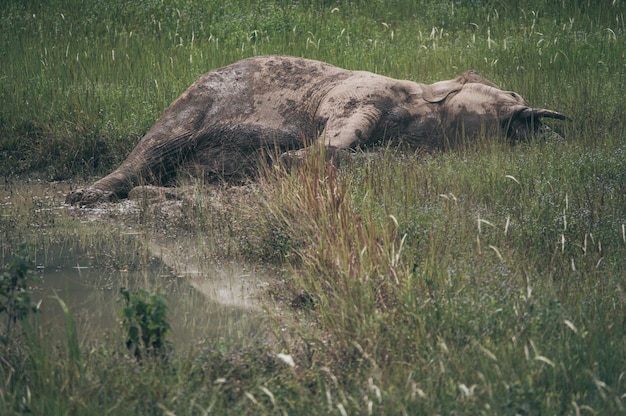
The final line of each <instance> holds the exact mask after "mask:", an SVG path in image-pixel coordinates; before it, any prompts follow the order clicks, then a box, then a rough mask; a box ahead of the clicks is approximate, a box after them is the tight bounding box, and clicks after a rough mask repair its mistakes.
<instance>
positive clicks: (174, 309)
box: [33, 242, 272, 346]
mask: <svg viewBox="0 0 626 416" xmlns="http://www.w3.org/2000/svg"><path fill="white" fill-rule="evenodd" d="M169 245H171V246H174V247H177V248H178V251H173V250H171V249H169V248H168V246H169ZM183 247H184V246H183V245H181V244H180V243H171V244H166V243H159V244H157V243H156V242H155V243H151V250H154V253H153V254H154V256H153V258H152V260H151V261H150V262H149V264H148V265H146V266H145V268H143V269H142V270H132V271H129V270H124V269H122V270H114V269H112V268H110V267H103V266H102V265H101V264H100V263H101V262H97V261H95V260H94V259H93V258H92V257H90V256H89V254H88V253H86V252H84V251H81V249H80V248H79V247H69V248H68V247H67V246H64V247H63V249H62V250H59V252H57V253H48V255H47V256H46V257H47V258H48V259H49V260H47V261H43V262H40V264H39V265H38V273H39V277H40V282H38V283H36V284H34V286H33V289H34V296H33V300H34V301H35V302H41V304H40V308H41V311H42V313H41V315H40V316H41V318H40V319H41V322H42V323H43V324H44V328H47V330H48V331H49V332H50V333H51V334H52V335H53V336H54V335H57V338H58V341H60V342H62V341H64V340H63V337H64V328H65V315H64V314H63V311H62V309H61V307H60V305H59V302H58V300H57V299H56V296H58V297H59V298H61V299H62V300H63V301H64V302H65V303H66V304H67V305H68V306H69V307H70V309H71V311H72V316H73V318H74V320H75V321H76V325H77V328H78V334H79V338H80V340H81V341H82V342H89V341H91V340H98V339H102V338H106V337H110V336H118V334H122V330H121V324H120V322H121V318H120V312H119V311H120V308H121V307H122V306H123V303H122V302H121V301H120V300H119V297H120V288H122V287H126V288H128V289H130V290H137V289H144V290H149V291H153V290H157V289H162V290H163V291H164V292H165V295H166V296H167V300H168V307H169V313H168V318H169V321H170V324H171V326H172V340H173V341H174V342H175V343H176V345H181V344H182V345H185V346H191V345H194V344H199V343H202V342H204V341H205V340H207V339H214V338H221V339H225V340H236V339H242V338H247V339H258V340H264V339H266V338H267V332H266V328H267V327H266V326H265V325H264V322H265V321H266V319H267V317H266V312H265V311H264V310H263V308H262V307H261V306H260V302H259V298H258V295H259V292H260V289H261V288H262V286H264V285H265V284H266V282H267V279H270V278H272V276H270V275H268V274H269V270H266V269H262V268H260V267H254V266H247V265H242V264H236V263H224V264H203V265H200V264H199V263H198V262H196V261H195V260H194V258H193V256H192V255H190V256H189V257H187V258H186V257H184V256H183V254H184V253H183V252H182V250H183ZM187 254H189V253H187ZM161 258H163V259H164V260H165V261H162V260H161Z"/></svg>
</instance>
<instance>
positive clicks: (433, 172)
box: [0, 0, 626, 415]
mask: <svg viewBox="0 0 626 416" xmlns="http://www.w3.org/2000/svg"><path fill="white" fill-rule="evenodd" d="M5 3H6V5H5V6H3V7H2V10H0V21H1V23H2V28H3V30H2V32H1V33H0V45H1V46H0V50H2V51H3V58H2V60H0V174H1V175H3V176H4V177H5V183H6V184H8V185H5V188H4V189H5V191H6V192H5V194H4V195H3V197H4V199H5V201H9V202H11V203H12V205H6V204H5V205H2V216H1V217H0V229H1V230H2V234H1V236H2V240H1V241H2V244H3V247H4V248H3V250H7V251H8V250H9V249H8V248H7V247H12V246H15V245H16V244H17V243H18V242H19V240H22V239H29V238H30V239H32V240H34V241H35V242H36V243H37V244H40V245H41V244H43V245H45V244H52V243H53V241H52V240H46V238H48V237H44V236H43V235H44V234H45V235H47V236H49V235H50V234H51V233H53V232H54V233H61V234H63V235H67V236H69V237H68V238H71V237H72V236H74V235H76V233H82V234H79V235H80V236H81V237H83V238H84V237H85V236H86V235H89V239H90V241H93V244H98V243H97V241H98V239H100V238H102V239H114V238H117V237H116V234H115V233H116V231H115V230H111V229H110V228H106V227H105V229H104V230H102V229H101V228H99V227H98V226H97V225H92V226H90V227H94V228H93V230H90V231H84V230H83V231H77V228H79V227H84V225H80V224H78V222H77V221H76V220H75V219H73V218H72V217H70V216H68V215H67V214H64V213H63V212H61V213H59V214H55V215H58V216H61V217H62V219H59V217H58V216H54V217H51V216H50V215H49V214H46V212H48V211H42V210H40V208H41V206H40V204H41V202H40V201H41V200H42V199H43V198H40V199H32V198H28V197H27V196H20V197H19V198H21V199H19V198H18V197H17V196H16V195H18V194H19V192H18V189H19V187H17V186H15V185H11V184H13V183H15V181H17V180H23V179H24V178H31V179H33V178H39V179H42V180H44V181H59V180H66V179H71V180H73V181H82V182H86V181H88V180H89V179H90V178H92V177H93V176H94V175H95V176H98V175H101V174H103V173H105V172H107V171H108V170H110V169H112V168H113V167H114V166H115V165H116V164H117V163H119V162H120V161H121V160H123V159H124V158H125V156H126V154H127V153H128V152H129V151H130V150H131V149H132V148H133V147H134V145H135V143H136V142H137V140H138V139H139V138H140V137H141V136H142V135H143V134H144V133H145V132H146V130H147V129H148V128H149V127H150V126H151V125H152V123H153V122H154V121H155V120H156V119H157V117H158V116H159V114H160V113H161V112H162V111H163V110H164V109H165V108H166V107H167V106H168V105H169V104H170V102H171V101H172V100H174V99H175V98H176V97H177V96H178V95H179V94H180V93H182V91H184V90H185V89H186V88H187V86H188V85H190V84H191V83H192V82H193V81H194V80H195V79H196V78H197V77H198V76H199V75H200V74H202V73H204V72H206V71H207V70H209V69H212V68H216V67H219V66H221V65H225V64H228V63H231V62H233V61H236V60H238V59H241V58H244V57H248V56H253V55H258V54H268V53H281V54H291V55H298V56H305V57H309V58H314V59H320V60H323V61H327V62H330V63H332V64H336V65H339V66H342V67H345V68H350V69H364V70H369V71H374V72H377V73H380V74H384V75H388V76H392V77H396V78H405V79H411V80H417V81H420V82H432V81H438V80H442V79H447V78H452V77H454V76H456V75H458V74H459V73H461V72H464V71H466V70H468V69H475V70H477V71H479V72H480V73H481V74H482V75H484V76H485V77H487V78H489V79H491V80H493V81H494V82H496V83H498V84H499V85H500V86H502V87H503V88H506V89H511V90H514V91H516V92H519V93H520V94H521V95H522V96H523V97H525V98H526V100H527V101H528V102H529V103H531V105H533V106H536V107H545V108H550V109H554V110H557V111H559V112H562V113H564V114H567V115H568V116H570V117H571V118H572V120H573V121H572V122H569V123H566V122H553V123H552V127H553V128H554V129H555V130H556V131H558V132H559V133H560V134H561V135H562V136H564V137H565V138H566V139H567V140H566V141H564V142H546V141H541V140H535V141H531V142H529V143H522V144H519V145H516V146H509V145H508V144H504V143H501V142H500V141H498V140H497V139H495V138H484V139H482V140H480V141H477V142H476V143H468V144H466V145H464V146H460V148H458V149H453V150H451V151H449V152H444V153H438V154H428V155H425V154H416V155H412V154H409V155H407V154H402V153H398V152H395V151H393V149H390V150H388V151H386V152H382V153H379V154H372V155H370V156H366V157H362V158H357V159H355V160H352V161H349V162H348V163H347V164H346V165H345V166H342V167H341V169H335V168H334V167H332V166H328V165H326V164H325V163H323V162H322V161H321V160H322V158H319V157H318V158H316V157H315V156H313V157H312V158H311V159H310V160H309V161H308V162H307V164H306V166H304V168H303V169H300V170H298V171H295V172H292V173H289V174H288V173H286V172H282V171H280V170H271V171H268V172H265V173H264V174H263V175H262V177H261V178H260V179H259V181H258V186H257V187H255V188H254V189H255V191H254V192H252V193H251V195H249V196H248V197H247V198H246V199H245V204H241V203H239V202H241V199H238V198H231V199H229V198H230V197H229V196H228V195H230V194H229V193H228V192H227V191H226V190H224V191H223V194H222V197H223V198H224V200H225V201H226V202H230V205H229V206H230V209H229V210H222V211H219V210H215V209H214V206H212V205H210V204H205V203H204V202H202V201H203V200H201V199H198V203H197V204H196V205H195V206H193V207H188V208H187V209H188V210H187V211H186V212H185V216H184V221H181V222H180V224H179V225H178V227H179V230H181V231H179V232H194V233H197V234H198V235H199V236H201V237H202V238H204V239H205V240H206V241H212V242H214V243H213V244H208V245H207V246H208V247H207V248H206V249H207V250H209V252H210V253H209V254H212V255H215V256H236V257H244V258H247V259H251V260H260V261H266V262H277V263H281V264H283V266H284V267H285V268H287V269H288V270H290V271H291V272H290V273H288V279H287V281H286V284H285V287H284V288H283V289H282V290H283V291H284V292H285V293H292V294H297V293H300V292H306V293H308V294H310V295H311V297H312V299H313V302H314V309H313V310H312V311H301V310H298V311H296V312H295V314H296V318H297V319H295V321H297V322H294V323H289V324H285V323H277V324H276V325H277V330H276V332H277V333H278V334H279V337H278V338H279V346H278V347H277V346H275V345H271V346H270V345H264V344H261V345H258V344H255V343H254V342H253V340H251V341H250V343H243V344H241V343H237V344H228V343H224V342H220V341H219V340H214V341H211V342H208V343H206V344H204V345H205V347H204V348H201V349H196V350H192V351H176V353H175V354H174V355H173V356H172V357H171V358H170V360H169V361H168V362H167V364H163V363H162V362H160V361H158V360H154V361H145V362H143V364H142V363H138V362H137V361H135V360H133V359H130V358H128V357H127V356H126V355H125V354H124V351H123V348H121V347H120V346H121V341H120V342H118V344H119V345H117V344H115V343H114V342H113V341H112V340H109V343H107V342H105V341H103V342H102V343H101V344H98V346H97V347H91V346H80V350H79V351H77V350H76V348H73V347H71V345H73V342H68V344H69V346H63V345H61V346H54V345H50V344H49V343H47V342H45V339H46V338H45V334H41V333H37V334H35V335H33V334H32V333H30V338H29V337H26V338H20V342H21V344H20V345H19V346H15V345H14V344H12V346H11V348H9V347H7V346H2V348H5V351H4V352H3V354H2V360H0V385H1V386H2V390H1V394H0V413H2V414H12V413H21V412H25V411H31V412H33V413H35V414H44V413H45V414H57V413H58V414H60V413H76V414H102V413H111V412H112V413H116V414H208V413H218V414H220V413H230V414H241V413H244V412H245V413H246V414H267V413H278V414H498V415H502V414H510V415H515V414H522V415H524V414H526V415H533V414H537V415H538V414H575V415H578V414H620V413H625V412H626V349H625V348H624V346H625V345H626V294H625V290H626V273H625V271H626V141H625V140H626V130H625V125H626V104H625V102H626V101H625V100H624V92H625V91H626V41H625V39H626V23H625V21H624V16H625V14H626V4H625V3H624V1H623V0H607V1H601V2H595V1H594V2H591V1H583V0H580V1H539V0H536V1H535V0H530V1H526V2H519V1H506V0H501V1H487V0H485V1H479V0H476V1H466V2H462V1H441V2H430V1H426V0H421V1H420V0H415V1H404V0H395V1H384V0H380V1H378V0H374V1H370V2H361V1H354V2H347V1H346V2H344V1H286V0H284V1H273V2H252V1H245V0H241V1H233V2H228V3H229V4H226V3H227V2H223V3H224V4H220V5H217V4H213V2H201V1H193V0H187V1H178V2H161V1H158V0H150V1H149V0H146V1H137V2H125V1H118V0H110V1H100V2H78V1H70V0H65V1H62V0H57V1H52V0H51V1H44V2H39V1H30V2H29V1H26V2H25V1H8V2H5ZM50 186H51V187H56V188H57V189H61V190H62V191H65V190H66V189H69V185H67V184H66V183H58V182H56V183H54V185H52V184H51V185H50ZM62 191H56V193H54V192H53V193H51V194H50V195H51V196H50V200H51V201H53V202H55V203H57V204H58V203H59V202H60V201H62V198H63V195H62V194H63V192H62ZM16 198H18V199H16ZM146 210H147V212H148V211H149V208H146ZM142 218H143V217H142ZM146 218H147V219H146V220H145V221H144V225H145V229H146V232H148V231H150V230H152V231H155V232H157V231H160V230H162V229H163V228H164V227H165V225H163V222H162V221H164V220H163V218H160V217H155V216H150V215H147V217H146ZM148 220H149V221H153V222H152V223H151V222H149V221H148ZM35 226H36V227H39V228H38V229H41V230H44V231H45V232H44V233H39V234H38V235H37V236H36V237H31V236H30V233H29V229H32V228H33V227H35ZM168 227H169V226H168ZM171 227H174V225H171ZM181 227H186V228H181ZM169 231H171V229H169ZM133 244H139V243H137V242H129V243H128V245H130V246H132V245H133ZM124 247H126V245H125V246H124ZM132 247H134V246H132ZM116 250H120V251H121V250H123V247H121V246H118V247H117V249H116ZM132 250H135V251H137V249H136V248H133V249H132ZM120 255H121V254H120ZM136 261H137V262H138V263H140V261H139V260H136ZM282 295H283V296H287V295H285V294H284V293H283V294H282ZM279 297H280V296H279ZM285 325H286V326H287V327H288V329H287V330H286V331H282V328H283V327H284V326H285ZM280 334H285V335H282V337H284V338H281V335H280ZM286 334H289V335H286ZM27 335H28V334H27ZM70 341H71V340H70ZM174 349H175V346H174ZM278 352H283V353H286V354H290V355H291V356H292V357H293V358H294V360H295V367H289V366H287V365H285V363H284V362H282V361H281V360H280V359H279V358H277V356H276V353H278ZM168 412H171V413H168Z"/></svg>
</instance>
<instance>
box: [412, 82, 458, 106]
mask: <svg viewBox="0 0 626 416" xmlns="http://www.w3.org/2000/svg"><path fill="white" fill-rule="evenodd" d="M462 87H463V84H462V83H460V82H458V78H456V79H451V80H448V81H439V82H435V83H434V84H430V85H424V86H423V91H422V98H423V99H424V100H426V101H428V102H429V103H438V102H441V101H443V100H445V99H446V98H447V97H448V96H449V95H450V94H452V93H454V92H458V91H459V90H460V89H461V88H462Z"/></svg>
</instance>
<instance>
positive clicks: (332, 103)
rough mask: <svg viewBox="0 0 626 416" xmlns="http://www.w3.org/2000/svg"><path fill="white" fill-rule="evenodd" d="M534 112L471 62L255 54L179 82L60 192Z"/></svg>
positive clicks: (501, 122)
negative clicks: (343, 61) (439, 65)
mask: <svg viewBox="0 0 626 416" xmlns="http://www.w3.org/2000/svg"><path fill="white" fill-rule="evenodd" d="M541 118H555V119H565V118H566V117H565V116H563V115H562V114H559V113H557V112H555V111H550V110H545V109H536V108H531V107H529V106H528V105H527V104H526V102H525V101H524V100H523V99H522V98H521V97H520V96H519V95H518V94H516V93H514V92H511V91H503V90H500V89H499V88H498V87H497V86H496V85H495V84H493V83H492V82H490V81H488V80H486V79H485V78H483V77H481V76H480V75H478V74H477V73H475V72H473V71H470V72H466V73H465V74H463V75H461V76H459V77H457V78H455V79H452V80H448V81H441V82H436V83H434V84H430V85H425V84H418V83H415V82H411V81H402V80H396V79H392V78H387V77H384V76H381V75H376V74H373V73H370V72H364V71H348V70H345V69H341V68H337V67H335V66H332V65H329V64H326V63H323V62H318V61H312V60H308V59H302V58H295V57H287V56H261V57H255V58H249V59H244V60H242V61H239V62H236V63H234V64H232V65H229V66H226V67H223V68H220V69H216V70H214V71H211V72H208V73H206V74H205V75H203V76H202V77H200V79H198V80H197V81H196V82H195V83H194V84H193V85H191V87H189V89H187V91H185V92H184V93H183V94H182V95H181V96H180V97H179V98H178V99H177V100H176V101H174V102H173V103H172V104H171V105H170V107H169V108H168V109H167V110H166V111H165V112H164V113H163V115H162V116H161V117H160V118H159V119H158V120H157V122H156V123H155V124H154V126H153V127H152V128H151V129H150V130H149V131H148V132H147V133H146V135H145V136H144V137H143V138H142V139H141V140H140V141H139V143H138V144H137V146H136V147H135V149H134V150H133V151H132V152H131V153H130V155H129V156H128V158H127V159H126V160H125V161H124V162H123V163H122V164H121V165H120V166H119V167H118V168H117V169H116V170H115V171H113V172H112V173H111V174H109V175H108V176H106V177H104V178H102V179H101V180H99V181H97V182H96V183H94V184H93V185H92V186H90V187H89V188H86V189H79V190H75V191H73V192H70V193H69V194H68V195H67V198H66V202H67V203H69V204H79V205H93V204H95V203H98V202H102V201H115V200H118V199H121V198H125V197H127V196H128V193H129V191H130V190H131V189H132V188H133V187H135V186H137V185H139V184H152V185H163V184H165V183H167V181H169V180H170V179H172V178H173V177H174V176H175V175H176V174H177V173H179V172H180V171H181V170H184V169H186V170H188V171H191V172H194V173H195V174H203V175H208V176H214V177H220V178H227V177H230V176H233V175H237V174H240V173H243V172H245V171H246V170H247V169H249V168H250V167H251V165H253V164H254V163H255V162H256V161H257V160H258V158H259V155H260V154H261V153H262V152H264V153H265V155H266V156H267V155H269V156H273V155H281V154H282V157H281V158H282V159H287V160H289V159H294V158H295V159H298V158H301V157H302V156H303V152H306V149H307V147H310V146H319V145H323V146H326V147H327V148H328V149H331V150H334V149H350V148H356V147H365V146H368V145H375V144H380V143H384V142H389V141H392V142H393V143H403V144H405V145H408V146H412V147H421V148H426V149H439V148H442V147H444V145H445V144H446V143H453V142H454V141H456V140H457V139H458V138H459V137H460V136H464V137H475V136H477V135H479V134H485V133H489V132H497V133H501V134H505V135H507V136H508V137H510V138H511V139H523V138H526V137H528V136H530V135H532V134H534V133H536V132H537V131H540V130H541V129H547V127H545V126H544V127H542V123H541V121H540V119H541Z"/></svg>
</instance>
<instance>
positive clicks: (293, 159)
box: [278, 147, 350, 169]
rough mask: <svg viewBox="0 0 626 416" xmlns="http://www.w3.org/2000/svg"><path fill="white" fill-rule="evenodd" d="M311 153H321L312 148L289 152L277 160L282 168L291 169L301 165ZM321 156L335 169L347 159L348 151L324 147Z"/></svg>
mask: <svg viewBox="0 0 626 416" xmlns="http://www.w3.org/2000/svg"><path fill="white" fill-rule="evenodd" d="M312 152H318V153H320V154H321V153H322V152H321V151H320V150H319V149H312V148H304V149H299V150H290V151H288V152H285V153H283V154H281V155H280V157H279V159H278V160H279V161H280V162H281V163H282V164H283V166H285V167H286V168H287V169H290V168H292V167H295V166H299V165H302V164H303V163H304V162H305V161H306V160H307V158H308V157H309V155H311V153H312ZM323 154H324V157H325V158H326V160H327V161H328V162H331V163H332V164H333V165H334V166H335V167H339V165H340V164H341V162H342V160H343V159H346V158H349V156H350V151H348V150H346V149H339V148H336V147H326V148H325V149H323Z"/></svg>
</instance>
